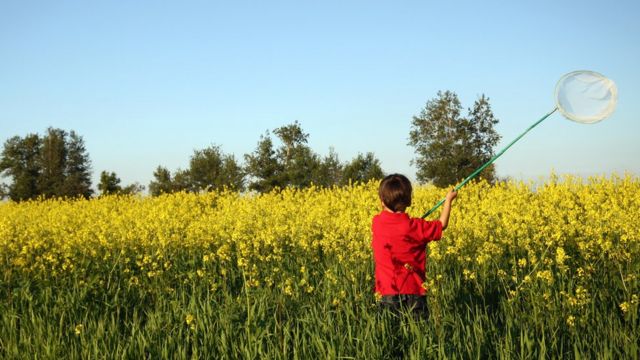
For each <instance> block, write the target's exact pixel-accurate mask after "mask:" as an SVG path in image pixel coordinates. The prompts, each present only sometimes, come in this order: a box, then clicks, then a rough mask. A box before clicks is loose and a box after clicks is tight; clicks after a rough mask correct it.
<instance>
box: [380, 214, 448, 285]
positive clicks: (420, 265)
mask: <svg viewBox="0 0 640 360" xmlns="http://www.w3.org/2000/svg"><path fill="white" fill-rule="evenodd" d="M371 230H372V231H373V240H372V241H371V247H372V248H373V257H374V261H375V267H376V275H375V277H376V292H377V293H380V294H381V295H398V294H416V295H424V294H425V289H424V288H423V287H422V283H424V281H425V276H424V272H425V271H424V269H425V262H426V257H427V255H426V245H427V243H428V242H430V241H433V240H440V238H441V237H442V223H441V222H440V221H439V220H436V221H426V220H424V219H420V218H410V217H409V215H407V214H406V213H392V212H389V211H382V212H381V213H380V214H378V215H376V216H374V217H373V222H372V225H371Z"/></svg>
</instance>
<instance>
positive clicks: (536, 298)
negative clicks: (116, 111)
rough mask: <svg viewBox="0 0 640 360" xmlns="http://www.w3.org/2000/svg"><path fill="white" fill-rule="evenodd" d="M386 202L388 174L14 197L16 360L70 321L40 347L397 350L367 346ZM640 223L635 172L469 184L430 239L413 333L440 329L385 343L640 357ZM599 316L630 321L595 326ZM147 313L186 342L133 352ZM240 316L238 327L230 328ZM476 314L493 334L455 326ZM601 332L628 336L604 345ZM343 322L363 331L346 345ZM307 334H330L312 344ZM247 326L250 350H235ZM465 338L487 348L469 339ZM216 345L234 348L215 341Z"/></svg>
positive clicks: (445, 349)
mask: <svg viewBox="0 0 640 360" xmlns="http://www.w3.org/2000/svg"><path fill="white" fill-rule="evenodd" d="M444 193H445V191H444V190H443V189H437V188H434V187H428V186H427V187H418V188H417V189H416V190H415V194H414V201H413V205H412V207H411V208H410V209H409V211H410V213H411V214H412V215H414V216H419V215H421V214H422V213H423V212H424V211H425V210H428V209H429V208H430V207H431V206H432V205H433V204H434V203H436V202H437V201H438V200H439V199H440V198H441V197H442V196H443V195H444ZM378 211H379V200H378V199H377V183H370V184H365V185H357V186H351V187H345V188H332V189H320V188H308V189H302V190H295V189H285V190H282V191H278V192H272V193H269V194H263V195H257V194H238V193H234V192H229V191H221V192H213V193H207V194H187V193H178V194H170V195H163V196H160V197H157V198H147V197H124V196H112V197H104V198H98V199H93V200H89V201H87V200H44V201H31V202H25V203H19V204H16V203H4V204H0V264H1V267H0V271H1V272H2V274H1V276H2V285H0V294H1V295H2V297H1V298H0V304H1V310H3V315H2V316H3V317H2V328H3V330H2V331H0V335H1V336H0V338H2V339H4V340H1V341H0V355H4V356H0V357H20V356H21V355H20V351H19V349H20V348H22V347H24V346H27V345H28V344H29V343H31V342H33V341H36V340H35V339H36V337H25V336H26V335H24V333H23V330H21V329H24V328H30V327H31V328H30V329H31V330H32V331H33V330H34V329H35V330H38V329H39V330H41V331H43V332H46V331H45V330H44V329H48V326H49V325H47V324H49V323H51V322H56V321H57V322H58V323H59V324H60V326H59V327H56V326H53V325H51V326H53V328H52V329H50V330H51V331H53V332H54V333H56V334H58V340H57V341H58V342H54V343H53V345H52V344H51V343H48V342H47V341H49V340H42V339H40V340H37V341H36V344H33V343H32V344H31V345H30V346H31V348H32V349H33V350H34V351H36V352H37V353H40V354H43V355H44V356H45V357H46V354H49V353H48V352H47V351H51V353H50V355H59V354H60V353H59V351H62V352H64V351H65V349H66V350H69V349H71V350H70V351H72V352H73V353H74V354H76V356H79V357H84V355H86V356H92V355H96V354H99V353H100V349H102V350H105V349H104V348H103V347H109V346H115V347H117V348H118V349H119V350H118V351H120V352H118V351H116V353H117V354H120V355H123V356H125V355H133V356H136V357H137V355H144V354H151V355H158V356H162V354H163V349H165V348H166V349H170V350H171V351H177V352H176V354H182V355H184V356H185V357H192V356H195V357H208V356H209V355H210V356H216V357H231V358H233V357H245V356H246V357H252V356H264V355H268V356H270V357H273V356H274V354H281V355H283V356H282V357H287V358H290V357H305V356H303V355H309V356H313V355H318V354H321V353H323V352H324V354H333V355H335V356H355V357H360V356H362V355H365V354H366V357H369V356H371V357H384V352H383V351H382V350H381V351H382V352H380V353H379V354H378V353H376V352H375V351H374V352H371V349H368V348H367V346H365V345H366V344H367V342H370V344H371V346H373V342H374V340H375V339H374V338H370V337H368V336H372V337H375V336H377V335H375V332H376V331H377V330H375V329H377V327H376V326H375V325H371V326H369V325H367V324H372V323H373V322H375V321H378V320H379V319H378V320H376V319H377V318H376V315H375V314H376V308H375V298H374V294H373V292H372V288H373V279H372V276H373V265H372V254H371V249H370V241H371V233H370V223H371V218H372V216H373V215H374V214H376V213H377V212H378ZM437 213H438V212H437V211H436V214H437ZM639 218H640V180H639V179H638V178H637V177H633V176H631V175H627V176H624V177H617V176H613V177H611V178H603V177H598V178H591V179H589V180H580V179H578V178H572V177H566V178H563V179H557V178H552V179H551V180H549V181H547V182H546V183H544V184H533V183H529V184H527V183H519V182H506V183H499V184H497V185H495V186H491V185H488V184H486V183H482V182H480V183H472V184H470V185H468V186H467V187H465V188H464V189H463V190H462V191H461V192H460V194H459V196H458V199H457V200H456V202H455V203H454V207H453V212H452V218H451V222H450V225H449V229H447V230H446V231H445V234H444V237H443V239H442V240H441V241H439V242H436V243H431V244H430V245H429V248H428V253H429V256H428V268H427V277H428V280H427V282H426V283H425V284H424V286H425V287H427V289H428V294H429V295H428V296H429V303H430V305H429V306H430V308H431V314H432V316H431V318H430V320H429V322H428V323H425V324H422V325H420V326H422V327H417V328H414V327H410V328H408V330H407V331H408V332H407V334H412V332H416V331H417V332H419V333H424V332H427V333H431V334H432V336H431V338H432V339H431V340H426V339H425V340H421V341H425V342H424V343H420V342H415V341H414V340H411V341H410V340H407V339H408V338H407V336H408V335H406V334H405V335H404V336H405V337H404V338H403V339H404V340H402V339H401V340H397V339H396V340H397V341H396V340H394V341H391V340H389V341H388V344H386V345H385V346H387V347H388V348H389V349H391V348H394V349H395V348H405V349H409V352H408V353H407V354H409V355H411V356H416V357H421V355H424V354H425V353H429V354H432V355H437V356H445V357H448V356H456V355H457V356H472V355H474V354H475V355H482V356H484V355H490V356H497V355H496V354H503V355H505V354H506V355H511V356H516V355H518V354H520V355H523V354H525V353H528V352H529V351H531V352H532V353H537V354H547V355H549V354H551V355H553V354H555V355H563V354H565V352H568V353H573V351H574V348H575V351H578V352H585V353H586V354H590V353H591V354H599V355H602V354H608V353H607V351H611V355H628V354H630V353H632V352H633V351H634V350H636V351H637V349H638V347H637V340H638V335H637V334H638V333H639V332H637V331H636V330H637V329H638V316H637V313H638V296H639V295H640V280H639V279H638V276H640V265H639V264H640V262H639V260H638V258H639V255H640V221H638V219H639ZM34 299H35V300H34ZM63 300H64V301H66V302H71V303H72V304H67V305H65V306H66V307H65V306H62V305H61V304H60V302H62V301H63ZM169 303H170V304H171V305H170V306H169V305H167V304H169ZM212 303H215V304H218V306H217V308H216V309H209V308H208V306H209V307H210V306H211V304H212ZM260 304H262V305H260ZM165 305H166V307H165ZM160 308H162V309H164V310H162V311H160V310H159V309H160ZM61 309H62V310H61ZM114 309H115V310H114ZM167 309H171V311H169V313H170V314H172V315H170V316H169V315H167V316H169V318H165V317H164V316H165V315H164V314H165V313H167ZM233 309H235V310H233ZM65 311H66V312H65ZM111 311H116V312H113V313H111ZM341 312H345V314H346V315H345V314H341ZM116 313H117V314H118V315H117V316H116V315H113V317H109V315H108V314H116ZM238 313H240V314H241V316H240V319H235V318H234V316H236V315H234V314H238ZM327 316H335V317H337V318H331V320H328V319H327V318H326V317H327ZM596 316H600V317H602V316H605V318H602V319H601V321H602V322H605V323H606V322H609V323H610V322H612V321H613V322H614V323H610V324H608V325H607V324H601V325H597V326H596V324H594V321H595V317H596ZM29 317H31V320H29V321H27V320H25V318H29ZM272 317H273V319H272ZM140 318H141V319H143V320H139V319H140ZM185 319H186V320H185ZM212 319H217V320H215V321H214V320H212ZM260 319H262V320H260ZM136 321H142V322H141V323H139V325H140V326H142V328H140V329H138V330H137V331H142V334H143V335H144V334H145V331H147V333H146V334H147V335H149V334H152V333H155V332H153V331H152V330H149V329H147V330H145V327H144V326H151V325H149V324H153V323H154V321H156V322H157V323H158V324H161V323H162V324H164V325H162V326H160V325H157V326H158V329H163V330H162V331H165V332H167V331H168V332H169V333H171V332H172V331H173V334H174V336H176V337H177V338H180V339H183V340H185V339H186V340H185V341H184V344H183V345H180V344H178V342H176V344H173V345H171V344H172V343H171V342H162V341H160V340H158V339H156V342H154V341H149V340H148V339H147V340H145V341H146V342H145V341H142V340H140V339H138V338H136V339H137V340H136V341H137V342H136V341H133V342H132V344H133V343H135V344H138V343H139V342H142V343H145V344H146V345H140V346H141V348H136V347H135V346H133V345H132V347H131V348H128V347H126V346H125V347H123V348H119V347H118V346H121V345H118V344H123V341H124V340H123V339H126V338H127V337H126V336H125V333H128V332H130V331H132V330H131V326H133V325H132V324H134V325H135V324H138V323H136ZM225 321H227V322H228V324H235V325H234V326H233V327H230V328H229V331H230V333H227V335H225V336H226V337H221V336H222V335H220V334H224V331H223V330H224V329H226V328H225V327H224V326H223V325H220V324H223V323H225ZM305 321H306V322H308V323H310V325H309V326H308V327H305V325H304V324H305ZM329 321H331V323H332V324H329V323H328V322H329ZM350 321H352V322H350ZM483 322H486V323H483ZM519 322H521V323H523V324H527V326H528V327H529V329H527V328H526V327H525V326H520V325H518V323H519ZM311 323H313V324H311ZM465 323H466V324H467V325H468V323H471V324H473V327H472V328H473V329H477V332H474V333H473V334H466V335H464V334H461V333H458V332H456V331H457V330H455V329H454V328H455V326H454V327H453V328H452V327H451V324H456V326H458V325H459V326H463V325H464V324H465ZM261 324H262V325H261ZM282 324H289V325H292V324H295V325H294V326H293V327H292V328H291V329H286V330H285V329H283V328H282V327H281V326H282ZM385 324H386V325H385V326H392V325H390V324H391V323H387V322H385ZM312 325H313V326H312ZM414 325H415V324H414ZM100 326H102V327H103V328H104V329H103V330H102V331H104V332H105V333H106V332H109V331H110V332H112V333H113V332H115V335H114V334H112V336H113V339H112V342H111V343H108V344H107V343H105V344H103V343H101V342H100V340H99V338H98V335H97V334H99V333H100V330H99V329H100ZM229 326H231V325H229ZM323 326H329V328H323ZM412 326H413V325H412ZM416 326H417V325H416ZM134 327H135V326H134ZM331 327H335V329H334V330H331V329H330V328H331ZM498 327H504V328H505V329H511V331H507V330H499V331H496V329H497V328H498ZM509 327H510V328H509ZM235 328H237V329H235ZM105 329H111V330H109V331H107V330H105ZM153 329H155V328H153ZM213 329H215V331H213ZM292 329H293V330H292ZM295 329H298V330H299V332H300V333H296V332H291V333H290V332H289V331H294V330H295ZM385 329H387V328H386V327H385ZM602 329H609V330H607V331H612V332H613V333H611V336H610V337H609V338H607V337H606V336H605V338H604V340H601V342H600V343H596V345H595V347H589V346H588V345H589V344H588V343H587V342H586V341H587V340H588V339H591V338H597V337H600V338H601V339H602V335H601V334H597V333H595V332H596V331H602ZM611 329H613V330H611ZM47 331H49V330H47ZM92 331H93V332H94V333H93V335H92ZM154 331H155V330H154ZM157 331H159V332H160V330H157ZM262 331H264V332H265V333H262ZM386 331H391V330H390V329H387V330H386ZM452 331H453V332H452ZM491 331H494V332H497V333H498V334H493V335H490V333H491ZM547 331H551V332H553V331H555V332H556V333H557V334H558V335H557V336H558V337H559V338H558V339H557V341H555V342H554V341H552V340H550V339H549V337H551V335H549V333H547ZM345 332H348V333H350V334H351V335H349V336H348V337H347V338H346V340H340V339H338V337H339V335H340V334H344V333H345ZM584 332H587V333H588V334H587V335H585V333H584ZM590 332H593V333H590ZM634 332H635V333H634ZM36 333H37V331H36ZM305 333H306V334H307V335H308V336H307V337H309V338H310V339H314V338H315V339H316V340H314V341H315V342H311V343H306V342H305V341H306V340H303V338H304V336H303V334H305ZM579 333H582V335H580V336H578V334H579ZM232 334H233V336H232ZM296 334H297V335H296ZM541 334H546V336H547V338H544V339H543V340H540V338H539V337H540V335H541ZM589 334H591V335H589ZM143 335H139V336H143ZM103 336H104V335H103ZM131 336H134V335H131ZM149 336H150V338H152V339H153V336H151V335H149ZM234 336H235V338H236V339H239V340H238V341H240V344H241V345H231V344H232V343H233V342H230V341H231V340H230V339H232V338H233V337H234ZM296 336H299V337H296ZM334 336H335V338H334ZM465 336H471V337H472V338H473V339H475V341H477V343H478V346H477V347H476V348H472V349H469V348H465V347H464V346H463V344H462V343H461V342H463V341H467V342H468V341H469V339H468V338H466V337H465ZM134 338H135V336H134ZM409 338H410V337H409ZM580 338H582V340H581V339H580ZM439 339H440V340H439ZM625 339H626V340H625ZM38 341H39V342H44V343H43V344H40V345H38V344H39V343H38ZM51 341H53V340H51ZM105 341H106V340H105ZM252 341H253V342H256V341H257V343H259V344H261V345H260V346H258V347H255V348H252V347H251V346H250V343H251V342H252ZM309 341H311V340H309ZM375 341H378V340H375ZM398 341H399V342H398ZM529 341H530V342H529ZM540 341H542V342H540ZM582 341H584V342H582ZM209 342H211V344H214V343H216V344H218V345H220V344H226V345H225V346H228V348H225V347H224V346H222V345H220V346H222V347H219V349H222V350H219V351H218V350H216V351H213V350H211V349H210V348H208V347H207V346H208V345H207V344H210V343H209ZM383 342H384V341H383ZM634 343H635V345H634ZM185 344H188V345H185ZM242 344H243V345H242ZM248 344H249V345H248ZM363 344H365V345H363ZM399 344H400V345H399ZM523 344H524V345H523ZM528 344H529V345H528ZM87 345H91V346H93V349H94V350H93V351H96V352H86V351H91V350H87V348H86V346H87ZM145 346H146V347H145ZM181 346H183V347H181ZM303 346H304V347H305V350H302V349H301V347H303ZM634 346H635V347H634ZM205 348H206V349H209V350H207V351H204V350H203V349H205ZM378 348H379V346H378ZM47 349H49V350H47ZM225 349H226V350H225ZM384 349H386V348H385V347H383V350H384ZM612 349H613V350H612ZM615 349H617V350H615ZM614 350H615V351H614ZM74 351H75V352H74ZM181 351H185V352H184V353H183V352H181ZM616 351H617V352H616ZM287 354H288V355H287ZM293 354H297V355H295V356H294V355H293ZM636 354H638V352H636ZM23 355H24V354H23ZM182 355H181V356H182ZM276 357H277V356H276Z"/></svg>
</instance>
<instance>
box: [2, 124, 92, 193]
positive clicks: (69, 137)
mask: <svg viewBox="0 0 640 360" xmlns="http://www.w3.org/2000/svg"><path fill="white" fill-rule="evenodd" d="M0 173H2V176H4V177H10V178H11V183H10V184H9V189H8V195H9V197H10V198H11V199H12V200H15V201H20V200H28V199H35V198H37V197H39V196H43V197H45V198H51V197H76V196H81V197H84V198H89V197H90V196H91V195H92V194H93V190H92V189H91V160H90V159H89V155H88V154H87V151H86V148H85V146H84V140H83V139H82V137H81V136H79V135H78V134H76V133H75V132H74V131H71V132H66V131H64V130H61V129H54V128H48V129H47V133H46V135H45V136H43V137H40V136H39V135H37V134H29V135H27V136H25V137H24V138H21V137H19V136H14V137H12V138H10V139H8V140H7V141H6V142H5V144H4V149H3V151H2V159H0Z"/></svg>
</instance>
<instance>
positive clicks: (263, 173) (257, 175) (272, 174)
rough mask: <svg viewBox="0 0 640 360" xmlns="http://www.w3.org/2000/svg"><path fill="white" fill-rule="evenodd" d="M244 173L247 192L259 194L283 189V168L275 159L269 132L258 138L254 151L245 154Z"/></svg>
mask: <svg viewBox="0 0 640 360" xmlns="http://www.w3.org/2000/svg"><path fill="white" fill-rule="evenodd" d="M244 161H245V173H246V174H247V175H248V176H249V186H248V187H249V190H255V191H258V192H261V193H264V192H269V191H271V190H273V189H274V188H276V187H283V186H284V185H285V184H284V181H283V178H282V173H283V170H284V169H283V166H282V164H280V162H279V161H278V158H277V157H276V150H275V149H274V147H273V141H272V140H271V136H269V132H267V133H265V134H264V135H262V136H260V140H259V141H258V146H257V147H256V150H255V151H254V152H253V153H251V154H245V156H244Z"/></svg>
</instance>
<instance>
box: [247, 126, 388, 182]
mask: <svg viewBox="0 0 640 360" xmlns="http://www.w3.org/2000/svg"><path fill="white" fill-rule="evenodd" d="M273 133H274V134H276V136H277V137H278V139H279V140H280V143H281V146H280V147H278V148H276V147H275V146H274V143H273V140H272V139H271V137H270V134H269V132H267V133H266V134H265V135H263V136H261V137H260V140H259V141H258V145H257V147H256V150H255V151H254V152H253V153H251V154H246V155H245V162H246V165H245V169H246V173H247V174H248V175H249V177H250V182H249V189H250V190H256V191H258V192H269V191H271V190H273V189H281V188H285V187H296V188H304V187H308V186H310V185H312V184H314V185H317V186H323V187H331V186H335V185H346V184H349V182H366V181H368V180H371V179H379V178H382V177H383V172H382V168H381V167H380V161H379V160H378V159H377V158H376V157H375V155H374V154H373V153H371V152H369V153H367V154H365V155H362V154H358V155H357V156H356V157H355V158H354V159H353V160H352V161H351V162H349V163H347V164H342V163H341V162H340V160H339V158H338V155H337V153H336V152H335V151H334V150H333V149H330V151H329V154H328V155H327V156H325V157H324V158H322V157H321V156H320V155H318V154H317V153H315V152H314V151H313V150H312V149H311V148H310V147H309V146H308V145H307V143H308V139H309V134H307V133H305V132H304V130H303V129H302V126H301V125H300V123H299V122H297V121H295V122H294V123H293V124H289V125H285V126H281V127H279V128H277V129H275V130H274V131H273Z"/></svg>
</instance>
